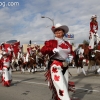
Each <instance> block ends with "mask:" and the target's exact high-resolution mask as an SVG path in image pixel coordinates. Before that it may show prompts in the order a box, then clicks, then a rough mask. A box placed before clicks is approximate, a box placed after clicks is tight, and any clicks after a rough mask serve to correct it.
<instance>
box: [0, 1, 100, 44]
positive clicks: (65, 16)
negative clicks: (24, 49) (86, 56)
mask: <svg viewBox="0 0 100 100" xmlns="http://www.w3.org/2000/svg"><path fill="white" fill-rule="evenodd" d="M4 2H5V3H6V6H5V7H3V3H4ZM8 2H13V3H15V2H17V3H18V4H19V5H15V6H7V3H8ZM99 4H100V0H27V1H26V0H0V18H1V20H0V43H1V42H5V41H7V40H10V39H17V40H19V41H20V42H21V44H25V43H29V40H32V41H34V42H33V43H37V44H38V43H39V44H43V42H41V41H45V40H48V39H52V38H53V37H54V36H53V33H52V31H51V27H52V21H51V20H49V19H48V18H41V16H46V17H50V18H51V19H54V23H55V24H56V23H60V24H62V25H67V26H68V27H69V34H74V37H75V38H74V40H73V41H72V40H71V42H74V43H76V44H77V43H82V42H83V40H88V37H89V23H90V18H91V16H92V15H94V14H96V15H97V16H98V19H97V20H98V23H100V17H99V16H100V13H99V12H100V5H99ZM99 26H100V24H99ZM99 32H100V29H99V30H98V33H99ZM99 35H100V34H99ZM35 41H36V42H35ZM37 41H39V42H37Z"/></svg>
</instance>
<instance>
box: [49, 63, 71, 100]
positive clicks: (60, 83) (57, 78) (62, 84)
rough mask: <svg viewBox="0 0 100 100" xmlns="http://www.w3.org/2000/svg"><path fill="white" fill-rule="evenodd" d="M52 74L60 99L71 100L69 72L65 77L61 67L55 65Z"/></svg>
mask: <svg viewBox="0 0 100 100" xmlns="http://www.w3.org/2000/svg"><path fill="white" fill-rule="evenodd" d="M50 72H51V78H52V81H53V84H54V86H55V89H56V91H57V95H58V97H59V98H60V99H61V100H70V97H69V94H68V70H66V72H65V74H64V75H63V73H62V68H61V66H60V65H55V64H53V65H52V66H51V69H50Z"/></svg>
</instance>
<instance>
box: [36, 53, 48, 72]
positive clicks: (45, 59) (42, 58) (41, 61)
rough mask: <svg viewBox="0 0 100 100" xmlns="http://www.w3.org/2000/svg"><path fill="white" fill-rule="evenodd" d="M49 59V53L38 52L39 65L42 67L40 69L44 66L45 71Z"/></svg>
mask: <svg viewBox="0 0 100 100" xmlns="http://www.w3.org/2000/svg"><path fill="white" fill-rule="evenodd" d="M48 60H49V56H48V55H45V56H44V55H42V54H41V52H38V54H37V65H38V66H39V67H40V69H41V68H42V66H43V67H44V71H45V70H46V68H47V65H48Z"/></svg>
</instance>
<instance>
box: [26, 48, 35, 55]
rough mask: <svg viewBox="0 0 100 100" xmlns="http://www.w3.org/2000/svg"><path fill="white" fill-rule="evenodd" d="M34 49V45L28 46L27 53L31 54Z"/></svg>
mask: <svg viewBox="0 0 100 100" xmlns="http://www.w3.org/2000/svg"><path fill="white" fill-rule="evenodd" d="M32 49H34V47H28V48H27V53H28V54H29V55H31V53H32Z"/></svg>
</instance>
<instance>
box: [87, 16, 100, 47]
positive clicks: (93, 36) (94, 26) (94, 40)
mask: <svg viewBox="0 0 100 100" xmlns="http://www.w3.org/2000/svg"><path fill="white" fill-rule="evenodd" d="M97 32H98V22H97V15H92V17H91V22H90V36H89V39H90V43H89V49H93V48H94V45H95V44H98V42H99V35H98V33H97Z"/></svg>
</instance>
